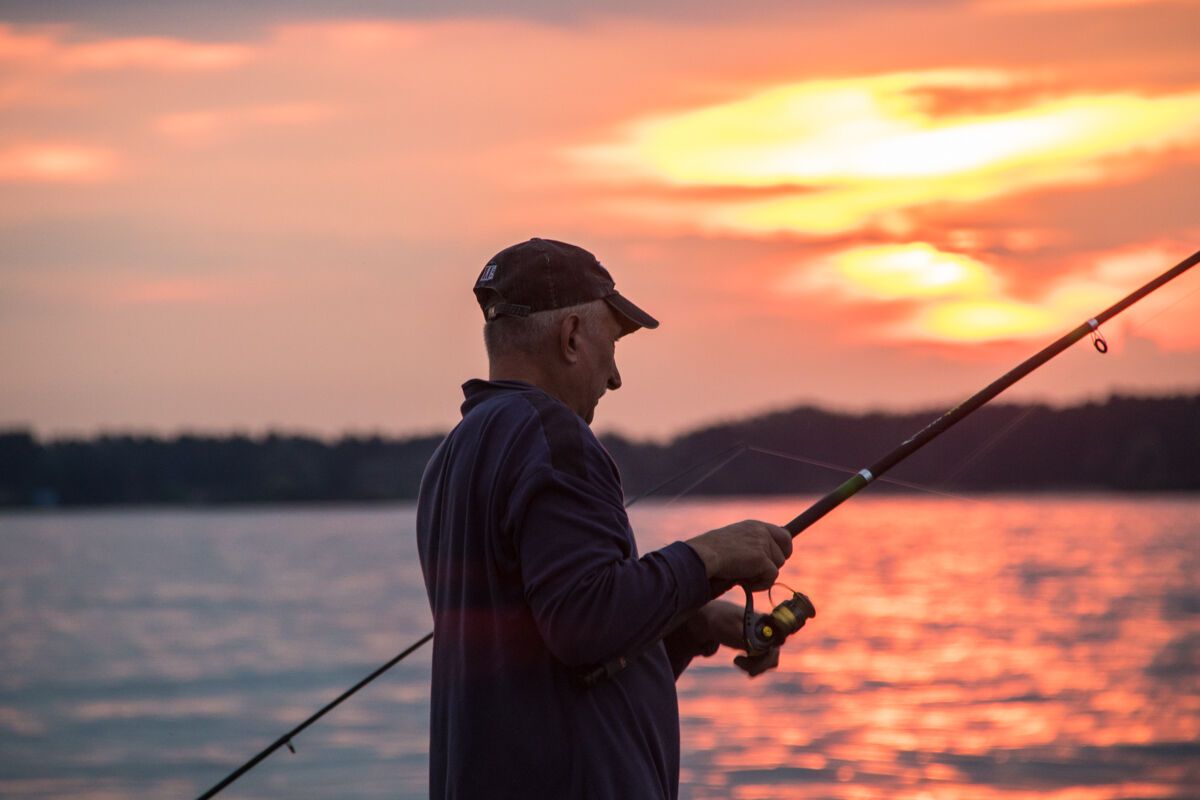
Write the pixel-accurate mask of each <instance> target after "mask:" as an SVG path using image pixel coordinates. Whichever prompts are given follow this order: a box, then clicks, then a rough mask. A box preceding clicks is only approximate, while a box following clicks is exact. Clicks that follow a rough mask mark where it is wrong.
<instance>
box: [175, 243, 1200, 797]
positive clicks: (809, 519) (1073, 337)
mask: <svg viewBox="0 0 1200 800" xmlns="http://www.w3.org/2000/svg"><path fill="white" fill-rule="evenodd" d="M1198 262H1200V251H1197V252H1196V253H1193V254H1192V255H1191V256H1190V257H1189V258H1187V259H1185V260H1184V261H1181V262H1180V263H1179V264H1177V265H1175V266H1174V267H1172V268H1171V269H1170V270H1168V271H1167V272H1164V273H1163V274H1162V275H1160V276H1158V277H1157V278H1155V279H1154V280H1152V281H1150V282H1149V283H1147V284H1146V285H1145V286H1142V287H1141V288H1140V289H1138V290H1137V291H1135V292H1132V293H1131V294H1129V295H1128V296H1126V297H1125V298H1123V299H1122V300H1120V301H1119V302H1117V303H1115V304H1113V305H1112V306H1110V307H1109V308H1107V309H1105V310H1104V311H1102V312H1101V313H1099V314H1097V315H1096V316H1095V317H1094V318H1092V319H1089V320H1088V321H1087V322H1085V323H1083V324H1081V325H1080V326H1079V327H1077V328H1075V329H1074V330H1072V331H1071V332H1069V333H1067V334H1066V335H1064V336H1063V337H1062V338H1060V339H1059V340H1057V341H1056V342H1054V343H1053V344H1051V345H1049V346H1047V347H1046V348H1044V349H1043V350H1041V351H1040V352H1038V353H1037V354H1035V355H1033V356H1031V357H1030V358H1028V359H1026V360H1025V361H1023V362H1022V363H1021V364H1019V365H1017V366H1016V367H1014V368H1013V369H1011V370H1009V371H1008V372H1007V373H1005V374H1004V375H1002V376H1001V377H1000V378H998V379H996V380H995V381H993V382H992V383H991V384H989V385H988V386H987V387H985V388H984V389H982V390H981V391H979V392H977V393H976V394H974V395H972V396H971V397H970V398H968V399H967V400H965V401H963V402H962V403H960V404H958V405H957V406H955V407H954V408H952V409H950V410H949V411H947V412H946V413H945V414H943V415H942V416H940V417H938V418H937V419H935V420H934V421H933V422H931V423H930V424H929V425H927V426H926V427H925V428H923V429H921V430H920V431H918V432H917V433H916V434H915V435H913V436H912V437H910V438H909V439H907V440H905V441H904V442H903V443H902V444H901V445H900V446H899V447H897V448H896V449H894V450H892V451H891V452H889V453H888V454H887V455H885V456H883V457H882V458H880V459H879V460H877V461H876V462H875V463H873V464H871V465H870V466H868V467H866V468H864V469H861V470H859V471H858V472H857V473H855V474H854V475H853V476H852V477H851V478H850V479H849V480H847V481H845V482H843V483H842V484H841V485H840V486H838V487H837V488H836V489H834V490H833V491H832V492H830V493H829V494H827V495H825V496H824V497H822V498H821V499H820V500H818V501H817V502H816V503H814V504H813V505H811V506H809V508H808V509H806V510H805V511H804V512H803V513H802V514H800V515H799V516H798V517H796V518H795V519H793V520H792V521H791V522H789V523H788V524H787V525H785V526H783V527H784V528H785V529H786V530H787V531H788V532H789V533H791V535H792V537H793V538H795V537H796V536H798V535H799V534H800V533H801V532H802V531H803V530H805V529H806V528H808V527H809V526H811V525H812V524H813V523H815V522H816V521H817V520H819V519H821V518H822V517H824V516H825V515H826V514H828V513H829V512H830V511H832V510H833V509H834V508H837V507H838V506H839V505H841V504H842V503H844V502H845V501H846V500H849V499H850V498H851V497H853V496H854V495H855V494H857V493H858V492H860V491H861V490H862V489H864V488H866V487H867V486H868V485H869V484H870V483H873V482H874V481H877V480H885V481H889V482H893V483H899V484H901V485H906V486H909V487H911V488H919V489H924V488H925V487H920V486H917V485H915V484H907V483H903V482H900V481H895V480H892V479H888V478H884V477H883V475H884V473H886V472H887V471H888V470H890V469H891V468H892V467H894V466H896V465H897V464H899V463H900V462H901V461H903V460H904V459H906V458H908V457H909V456H910V455H912V454H913V453H915V452H916V451H917V450H919V449H921V448H922V447H924V446H925V445H926V444H928V443H929V442H931V441H932V440H933V439H935V438H937V437H938V436H940V435H941V434H942V433H944V432H945V431H946V430H948V429H949V428H950V427H951V426H953V425H955V424H956V423H958V422H959V421H961V420H962V419H963V418H964V417H966V416H967V415H969V414H970V413H971V412H973V411H975V410H976V409H978V408H979V407H980V406H982V405H984V404H985V403H987V402H988V401H989V400H991V399H993V398H994V397H996V395H998V394H1000V393H1001V392H1003V391H1004V390H1005V389H1007V388H1008V387H1010V386H1012V385H1013V384H1014V383H1016V382H1017V381H1019V380H1021V379H1022V378H1024V377H1025V376H1026V375H1028V374H1029V373H1030V372H1032V371H1033V370H1035V369H1037V368H1038V367H1040V366H1041V365H1042V364H1045V363H1046V362H1047V361H1049V360H1050V359H1052V358H1054V357H1055V356H1057V355H1058V354H1059V353H1061V352H1062V351H1064V350H1066V349H1067V348H1069V347H1070V346H1071V345H1073V344H1075V343H1076V342H1078V341H1079V340H1080V339H1082V338H1084V337H1085V336H1087V335H1088V334H1092V335H1093V341H1094V344H1095V347H1096V349H1097V350H1098V351H1099V352H1101V353H1105V352H1107V351H1108V344H1107V342H1106V341H1105V340H1104V337H1103V336H1102V335H1101V334H1100V332H1099V328H1100V325H1102V324H1103V323H1105V322H1107V321H1108V320H1110V319H1112V318H1113V317H1115V316H1116V315H1117V314H1120V313H1121V312H1122V311H1124V310H1125V309H1127V308H1129V306H1131V305H1133V304H1134V303H1136V302H1138V301H1139V300H1141V299H1142V298H1144V297H1146V296H1147V295H1149V294H1150V293H1152V292H1154V291H1155V290H1157V289H1159V288H1160V287H1161V286H1163V285H1164V284H1166V283H1167V282H1169V281H1171V280H1173V279H1175V278H1177V277H1179V276H1180V275H1182V274H1183V273H1184V272H1186V271H1187V270H1189V269H1191V268H1192V267H1193V266H1195V265H1196V264H1197V263H1198ZM745 452H759V453H763V454H765V455H777V456H784V457H791V456H787V455H786V454H783V453H780V452H778V451H773V450H768V449H765V448H757V447H751V446H748V445H746V444H744V443H739V444H736V445H734V446H732V447H730V448H728V449H726V450H723V451H721V452H720V453H717V454H716V455H715V456H713V457H711V458H710V459H708V460H706V461H705V462H701V463H700V464H694V465H692V466H689V467H687V468H686V469H685V470H683V471H682V472H680V473H678V474H676V475H674V476H672V477H671V478H668V479H667V480H665V481H663V482H662V483H660V484H657V485H656V486H654V487H653V488H652V489H650V490H649V491H647V492H645V493H643V494H641V495H638V496H636V497H633V498H631V499H629V500H628V501H626V504H625V505H626V507H628V506H630V505H633V504H634V503H635V502H637V501H638V500H640V499H642V498H643V497H646V496H647V495H650V494H653V493H655V492H657V491H658V490H659V489H661V488H663V487H664V486H667V485H669V484H670V483H672V482H674V481H675V480H677V479H679V478H680V477H682V476H683V475H686V474H688V473H690V472H693V471H696V470H698V469H699V468H700V467H701V466H705V465H708V464H712V463H714V462H720V463H719V464H717V467H716V468H715V469H710V470H708V471H707V472H705V473H704V475H703V476H702V477H701V479H700V480H698V481H694V482H692V483H691V484H690V485H689V486H688V488H687V489H685V492H686V491H688V490H690V489H692V488H695V486H696V485H698V484H699V483H701V482H702V481H703V480H705V479H707V478H708V477H709V476H710V475H711V474H712V473H713V472H715V471H716V469H720V468H721V467H724V466H725V465H727V464H728V463H729V462H730V461H732V460H733V459H734V458H736V457H737V456H739V455H741V454H742V453H745ZM801 460H803V461H804V462H805V463H810V464H814V465H816V466H821V467H826V468H830V469H839V470H841V469H842V468H841V467H839V466H838V465H832V464H828V463H825V462H818V461H814V460H811V459H801ZM845 471H850V470H845ZM730 588H733V587H732V585H730V586H728V587H726V589H730ZM722 593H723V592H722ZM815 615H816V609H815V607H814V606H813V605H812V602H811V601H810V600H809V599H808V598H807V597H805V596H804V595H803V594H801V593H800V592H795V591H793V594H792V597H791V598H789V599H788V600H785V601H784V602H782V603H780V604H779V605H778V606H776V607H775V608H774V609H772V610H771V611H770V612H769V613H766V614H756V613H755V612H754V598H753V595H752V593H751V592H750V590H749V588H746V607H745V614H744V624H743V633H744V636H745V639H746V643H747V646H748V650H747V654H746V655H744V656H738V657H737V658H735V659H734V663H735V664H736V665H737V666H738V667H740V668H741V669H743V670H745V671H746V672H748V673H749V674H750V675H751V676H754V675H758V674H760V673H761V672H764V671H766V670H768V669H770V668H771V667H772V666H774V665H775V663H777V661H778V658H779V648H780V646H781V645H782V644H783V642H784V641H785V640H786V639H787V637H788V636H790V635H791V634H793V633H795V632H796V631H798V630H799V629H800V628H802V627H804V624H805V622H806V621H807V620H808V619H811V618H812V617H814V616H815ZM687 616H690V615H686V616H684V617H677V618H676V619H675V620H672V622H671V624H670V625H668V627H667V628H666V629H665V630H664V631H663V636H665V635H667V634H668V633H670V632H671V631H673V630H675V629H676V628H677V627H679V625H681V624H683V622H684V621H686V619H687ZM432 638H433V633H428V634H426V635H425V636H423V637H422V638H420V639H418V640H417V641H416V642H414V643H413V644H412V645H411V646H409V647H408V648H407V649H405V650H404V651H403V652H401V653H400V654H399V655H397V656H396V657H395V658H393V659H392V660H391V661H389V662H387V663H386V664H384V665H383V666H381V667H379V668H378V669H376V670H375V671H374V672H372V673H371V674H370V675H368V676H366V677H365V678H363V679H362V680H361V681H359V682H358V683H356V684H355V685H354V686H352V687H350V688H349V689H347V690H346V691H345V692H343V693H342V694H341V695H339V696H338V697H337V698H335V699H334V700H333V701H331V702H330V703H328V704H327V705H325V706H324V707H323V708H321V709H320V710H319V711H317V712H316V713H315V714H313V715H312V716H310V717H309V718H308V719H306V720H305V721H304V722H302V723H300V724H299V725H297V726H296V727H294V728H292V729H291V730H290V731H288V732H287V733H285V734H284V735H283V736H280V737H279V738H278V739H276V740H275V741H274V742H273V743H271V744H270V745H268V746H267V747H266V748H264V749H263V750H262V751H260V752H259V753H258V754H256V755H255V756H254V757H253V758H251V759H250V760H249V761H247V762H246V763H245V764H243V765H242V766H240V767H238V768H237V769H236V770H234V771H233V772H231V773H230V774H229V775H227V776H226V777H225V778H224V779H222V780H221V781H220V782H219V783H217V784H216V785H215V786H213V787H212V788H211V789H209V790H208V791H207V792H205V793H204V794H202V795H200V797H199V798H198V800H209V798H211V797H213V796H214V795H216V794H217V793H218V792H220V791H221V790H222V789H224V788H225V787H227V786H229V784H231V783H233V782H234V781H235V780H237V779H238V778H239V777H241V776H242V775H244V774H245V773H246V772H248V771H250V770H251V769H253V768H254V767H255V766H257V765H258V764H259V763H260V762H261V761H262V760H263V759H265V758H266V757H267V756H269V755H271V753H274V752H275V751H276V750H278V749H279V748H281V747H284V746H286V747H287V748H288V749H289V750H292V751H293V752H295V751H294V748H293V746H292V738H293V737H295V736H296V735H298V734H299V733H300V732H301V731H303V730H304V729H305V728H307V727H308V726H309V725H312V724H313V723H314V722H316V721H317V720H318V719H320V718H321V717H322V716H324V715H325V714H327V713H328V712H329V711H332V710H333V709H334V708H335V707H336V706H338V705H339V704H341V703H342V702H343V701H345V700H347V699H348V698H349V697H350V696H351V695H353V694H354V693H356V692H357V691H359V690H360V689H362V688H363V687H364V686H366V685H367V684H368V683H370V682H371V681H373V680H375V679H376V678H378V677H379V676H380V675H382V674H383V673H384V672H386V671H387V670H389V669H391V668H392V667H393V666H395V665H396V664H398V663H399V662H400V661H401V660H403V659H404V658H405V657H406V656H408V655H409V654H411V653H413V652H414V651H416V650H417V649H419V648H420V647H421V646H422V645H424V644H425V643H426V642H428V641H429V640H430V639H432ZM660 639H661V637H660ZM653 644H657V640H656V641H655V642H654V643H653ZM651 646H652V645H651ZM642 652H645V650H644V649H643V650H639V651H637V652H635V653H632V654H630V655H628V656H625V657H619V658H616V659H613V660H611V661H609V662H606V663H605V664H603V665H601V666H599V667H597V668H595V669H594V670H592V671H590V672H587V673H585V674H584V675H582V676H581V678H582V680H583V682H584V683H585V684H587V685H594V684H596V683H599V682H601V681H603V680H605V679H607V678H609V677H611V676H612V675H615V674H616V673H617V672H619V671H621V670H622V669H624V667H625V665H626V664H628V663H629V662H630V661H632V660H633V659H634V658H636V657H637V656H638V655H639V654H640V653H642Z"/></svg>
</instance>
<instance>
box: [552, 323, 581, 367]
mask: <svg viewBox="0 0 1200 800" xmlns="http://www.w3.org/2000/svg"><path fill="white" fill-rule="evenodd" d="M582 332H583V320H582V319H580V318H579V315H578V314H567V315H566V316H565V317H563V321H562V324H561V325H559V327H558V349H559V352H560V353H561V354H562V357H563V359H564V360H566V362H567V363H568V364H574V363H576V362H577V361H579V336H580V334H581V333H582Z"/></svg>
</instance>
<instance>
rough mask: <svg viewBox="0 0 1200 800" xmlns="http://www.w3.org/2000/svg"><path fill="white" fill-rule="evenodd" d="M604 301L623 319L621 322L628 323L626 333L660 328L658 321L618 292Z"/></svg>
mask: <svg viewBox="0 0 1200 800" xmlns="http://www.w3.org/2000/svg"><path fill="white" fill-rule="evenodd" d="M604 299H605V301H607V302H608V304H609V305H610V306H612V308H613V310H614V311H616V312H617V315H618V316H619V317H621V321H622V322H626V323H628V326H627V328H628V329H627V330H626V331H625V332H626V333H633V332H634V331H636V330H637V329H638V328H657V327H658V320H656V319H655V318H654V317H652V316H650V315H649V314H647V313H646V312H645V311H642V310H641V309H640V308H638V307H637V306H635V305H634V304H633V303H631V302H629V300H628V299H626V298H625V297H623V296H621V295H619V294H617V293H616V292H613V293H612V294H610V295H608V296H607V297H605V298H604Z"/></svg>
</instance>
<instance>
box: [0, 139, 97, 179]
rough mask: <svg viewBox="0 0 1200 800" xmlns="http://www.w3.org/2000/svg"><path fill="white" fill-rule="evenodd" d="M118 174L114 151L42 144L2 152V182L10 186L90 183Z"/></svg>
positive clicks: (0, 155)
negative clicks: (28, 183)
mask: <svg viewBox="0 0 1200 800" xmlns="http://www.w3.org/2000/svg"><path fill="white" fill-rule="evenodd" d="M116 171H117V157H116V155H115V154H114V153H113V152H112V151H110V150H107V149H104V148H99V147H92V146H88V145H78V144H67V143H46V142H42V143H37V144H28V145H16V146H11V147H8V148H6V149H3V150H0V181H2V182H6V183H18V182H32V183H79V182H85V183H90V182H96V181H103V180H107V179H109V178H111V177H113V175H114V174H115V173H116Z"/></svg>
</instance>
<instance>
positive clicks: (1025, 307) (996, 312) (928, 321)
mask: <svg viewBox="0 0 1200 800" xmlns="http://www.w3.org/2000/svg"><path fill="white" fill-rule="evenodd" d="M1055 321H1056V320H1055V315H1054V314H1053V313H1051V312H1050V311H1048V310H1046V309H1045V308H1042V307H1039V306H1035V305H1030V304H1029V303H1022V302H1019V301H1016V300H1009V299H1006V298H999V299H984V298H980V299H971V300H955V301H952V302H948V303H937V304H934V305H931V306H929V307H927V308H924V309H922V310H920V311H919V312H918V313H917V315H916V316H915V318H914V319H913V320H912V322H911V324H910V326H909V330H911V332H912V333H913V334H914V338H925V339H932V340H935V341H943V342H985V341H991V340H995V339H1021V338H1026V337H1030V336H1040V335H1043V334H1045V333H1047V332H1048V331H1050V330H1053V328H1054V323H1055Z"/></svg>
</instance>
